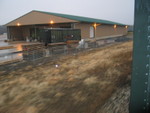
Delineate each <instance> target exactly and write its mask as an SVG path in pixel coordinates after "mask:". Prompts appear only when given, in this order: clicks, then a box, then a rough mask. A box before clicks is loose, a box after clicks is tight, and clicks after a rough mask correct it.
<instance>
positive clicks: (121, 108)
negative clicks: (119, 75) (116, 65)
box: [97, 85, 130, 113]
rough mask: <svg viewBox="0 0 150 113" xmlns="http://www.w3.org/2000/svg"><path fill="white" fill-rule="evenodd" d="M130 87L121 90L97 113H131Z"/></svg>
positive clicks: (126, 86)
mask: <svg viewBox="0 0 150 113" xmlns="http://www.w3.org/2000/svg"><path fill="white" fill-rule="evenodd" d="M129 97H130V86H129V85H125V86H123V87H122V88H119V89H118V90H117V91H116V92H115V93H114V94H113V95H112V96H111V97H110V99H108V101H107V102H106V103H105V104H104V105H103V106H102V107H101V108H100V110H99V111H98V112H97V113H129V109H128V108H129Z"/></svg>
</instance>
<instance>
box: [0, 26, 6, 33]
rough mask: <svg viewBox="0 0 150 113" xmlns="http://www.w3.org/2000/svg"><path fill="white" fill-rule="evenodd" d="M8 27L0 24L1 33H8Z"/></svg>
mask: <svg viewBox="0 0 150 113" xmlns="http://www.w3.org/2000/svg"><path fill="white" fill-rule="evenodd" d="M6 32H7V28H6V27H5V26H0V34H3V33H6Z"/></svg>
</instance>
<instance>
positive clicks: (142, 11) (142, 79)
mask: <svg viewBox="0 0 150 113" xmlns="http://www.w3.org/2000/svg"><path fill="white" fill-rule="evenodd" d="M133 40H134V44H133V70H132V83H131V98H130V108H129V110H130V113H150V0H135V21H134V39H133Z"/></svg>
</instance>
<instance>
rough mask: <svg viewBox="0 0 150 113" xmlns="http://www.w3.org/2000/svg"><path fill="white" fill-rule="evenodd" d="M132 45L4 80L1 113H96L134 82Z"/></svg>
mask: <svg viewBox="0 0 150 113" xmlns="http://www.w3.org/2000/svg"><path fill="white" fill-rule="evenodd" d="M131 56H132V42H126V43H123V44H118V45H113V46H109V47H104V48H101V49H95V50H91V51H87V52H84V53H79V54H78V55H75V56H65V57H62V58H60V59H58V60H57V61H52V62H47V63H46V64H45V65H39V66H37V67H34V68H33V67H32V66H27V67H25V68H21V69H19V70H14V71H12V72H10V73H9V74H8V75H5V76H0V82H1V84H0V113H96V112H97V111H99V109H100V108H101V106H102V105H104V104H105V102H106V101H107V100H108V99H109V98H110V96H111V95H112V94H113V93H114V92H115V91H116V90H117V89H118V88H120V87H123V86H124V85H126V84H129V82H130V75H131V61H132V58H131Z"/></svg>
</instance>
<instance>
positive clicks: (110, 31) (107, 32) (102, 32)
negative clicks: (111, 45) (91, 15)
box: [95, 25, 127, 37]
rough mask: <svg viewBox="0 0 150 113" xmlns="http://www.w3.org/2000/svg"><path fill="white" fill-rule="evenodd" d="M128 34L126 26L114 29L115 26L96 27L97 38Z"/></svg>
mask: <svg viewBox="0 0 150 113" xmlns="http://www.w3.org/2000/svg"><path fill="white" fill-rule="evenodd" d="M126 33H127V29H126V28H125V26H117V28H114V27H113V25H99V26H97V27H96V31H95V36H96V37H102V36H111V35H125V34H126Z"/></svg>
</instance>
